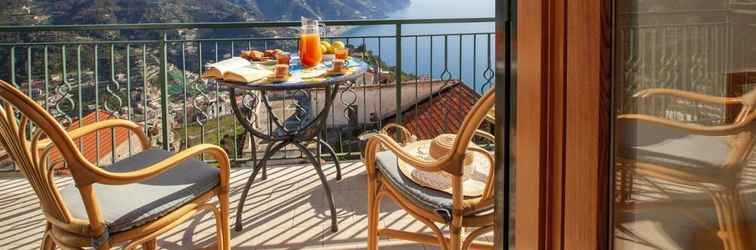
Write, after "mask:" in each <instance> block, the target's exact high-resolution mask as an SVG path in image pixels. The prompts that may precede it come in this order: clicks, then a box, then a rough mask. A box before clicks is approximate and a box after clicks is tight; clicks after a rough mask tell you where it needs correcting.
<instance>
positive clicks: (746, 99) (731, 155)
mask: <svg viewBox="0 0 756 250" xmlns="http://www.w3.org/2000/svg"><path fill="white" fill-rule="evenodd" d="M651 96H671V97H674V98H681V99H683V100H686V101H696V102H702V103H708V104H715V105H724V106H734V105H737V106H740V107H741V108H740V113H739V114H738V116H737V117H736V118H735V120H734V122H732V123H730V124H725V125H717V126H706V125H701V124H693V123H683V122H679V121H674V120H668V119H664V118H659V117H655V116H649V115H643V114H625V115H620V116H618V119H617V131H618V135H617V142H618V151H617V166H618V168H619V174H618V176H619V178H618V183H617V185H618V190H619V192H618V195H617V197H618V198H617V202H618V209H620V211H628V212H633V211H640V210H639V209H649V208H650V209H653V208H661V206H659V205H660V204H664V205H665V206H664V207H669V206H668V205H669V204H670V202H669V201H662V202H654V201H633V202H630V201H629V200H630V193H631V192H632V191H633V187H632V186H633V183H632V182H633V178H634V177H632V176H634V175H637V176H641V177H642V178H644V179H646V180H647V181H648V180H649V179H648V177H652V178H657V179H659V180H664V181H666V182H671V183H675V184H679V185H684V186H687V187H691V188H694V189H696V190H702V191H705V192H706V193H708V194H709V196H710V197H711V200H712V201H713V203H714V208H715V210H716V217H717V221H718V223H719V231H718V232H715V233H716V235H717V236H718V237H719V238H720V239H721V240H722V243H723V246H724V249H728V250H744V249H751V248H750V242H749V240H748V238H750V237H749V236H747V230H748V229H747V225H746V224H747V221H746V217H745V216H744V213H743V203H742V201H741V198H740V196H741V194H740V190H738V187H737V185H738V183H739V179H740V172H741V169H742V168H743V166H744V164H745V159H746V158H747V157H748V156H749V155H750V153H751V150H752V148H753V144H754V131H755V130H754V124H753V120H754V118H756V112H754V104H756V90H755V91H751V92H749V93H747V94H745V95H743V96H741V97H735V98H729V97H714V96H706V95H702V94H697V93H691V92H686V91H680V90H672V89H647V90H644V91H641V92H639V93H637V94H636V95H635V97H638V98H647V97H651ZM652 186H656V185H652ZM657 187H659V186H657ZM662 189H663V188H662ZM656 191H662V192H666V191H665V190H656ZM686 202H688V201H675V202H672V204H673V205H672V206H673V207H674V208H677V209H689V208H691V207H693V206H695V204H701V203H700V202H693V203H695V204H693V205H686V204H687V203H686ZM704 204H705V203H704ZM686 213H687V212H686ZM689 217H691V218H692V219H694V221H696V222H701V221H704V219H702V218H701V217H700V216H696V215H694V214H691V216H689Z"/></svg>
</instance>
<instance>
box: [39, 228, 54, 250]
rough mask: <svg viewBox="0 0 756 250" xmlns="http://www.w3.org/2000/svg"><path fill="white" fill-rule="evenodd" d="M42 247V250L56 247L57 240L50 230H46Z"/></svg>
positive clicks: (50, 249)
mask: <svg viewBox="0 0 756 250" xmlns="http://www.w3.org/2000/svg"><path fill="white" fill-rule="evenodd" d="M48 230H49V229H48ZM40 249H42V250H53V249H55V241H53V239H52V235H50V231H47V232H45V236H44V238H43V239H42V246H41V247H40Z"/></svg>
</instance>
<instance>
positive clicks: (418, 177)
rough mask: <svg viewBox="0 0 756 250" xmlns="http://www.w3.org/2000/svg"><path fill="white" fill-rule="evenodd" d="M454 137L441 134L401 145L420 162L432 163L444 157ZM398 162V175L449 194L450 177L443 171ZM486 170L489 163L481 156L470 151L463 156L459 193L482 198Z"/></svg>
mask: <svg viewBox="0 0 756 250" xmlns="http://www.w3.org/2000/svg"><path fill="white" fill-rule="evenodd" d="M455 138H456V135H453V134H442V135H439V136H438V137H436V138H434V139H433V140H424V141H417V142H412V143H409V144H407V145H405V146H404V150H405V152H407V153H409V154H410V155H412V156H414V157H417V158H420V159H424V160H435V159H439V158H441V157H444V156H445V155H446V154H447V153H448V152H449V151H450V150H451V148H452V146H453V143H454V139H455ZM398 163H399V164H398V165H399V170H400V172H401V173H402V174H403V175H404V176H405V177H407V178H409V179H410V180H412V181H413V182H415V183H417V184H418V185H420V186H424V187H427V188H432V189H435V190H439V191H442V192H446V193H449V194H451V193H452V185H451V178H452V176H451V174H449V173H446V172H443V171H437V172H429V171H423V170H419V169H417V168H415V167H413V166H412V165H410V164H408V163H406V162H404V161H402V160H401V159H398ZM490 168H491V163H490V162H489V161H488V160H487V158H486V156H485V155H482V153H479V152H471V151H468V152H467V153H465V160H464V167H463V174H462V194H463V195H464V196H468V197H477V196H481V195H483V192H484V191H485V187H486V179H487V178H488V172H489V169H490Z"/></svg>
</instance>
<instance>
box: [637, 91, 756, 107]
mask: <svg viewBox="0 0 756 250" xmlns="http://www.w3.org/2000/svg"><path fill="white" fill-rule="evenodd" d="M656 95H668V96H675V97H681V98H686V99H690V100H695V101H701V102H708V103H713V104H724V105H731V104H742V103H743V99H742V98H740V97H722V96H710V95H703V94H699V93H695V92H689V91H684V90H677V89H665V88H653V89H644V90H641V91H639V92H638V93H635V94H634V95H633V97H635V98H646V97H651V96H656Z"/></svg>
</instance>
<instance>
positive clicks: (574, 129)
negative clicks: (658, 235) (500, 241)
mask: <svg viewBox="0 0 756 250" xmlns="http://www.w3.org/2000/svg"><path fill="white" fill-rule="evenodd" d="M517 11H518V12H517V18H518V19H517V39H516V42H515V43H516V48H517V52H516V54H517V73H516V75H517V80H516V81H517V90H516V99H517V100H516V103H517V104H516V109H517V111H516V120H517V123H516V136H515V138H516V139H515V140H516V141H515V150H516V151H515V164H514V165H515V185H516V186H515V202H514V203H515V209H514V210H515V211H514V212H515V244H516V248H518V249H569V250H591V249H606V248H608V246H609V245H608V244H607V243H608V241H609V234H610V231H609V226H608V225H609V213H610V209H609V206H608V197H609V194H610V186H609V181H610V179H611V173H610V171H609V158H610V157H609V156H610V152H611V144H610V137H611V136H610V135H611V133H610V122H611V121H610V120H611V119H610V118H611V115H610V114H611V95H610V94H611V91H610V89H611V81H610V80H611V78H610V73H611V67H610V55H611V25H610V24H611V22H610V21H611V18H610V17H611V1H610V0H580V1H571V0H522V1H519V2H518V5H517Z"/></svg>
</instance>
